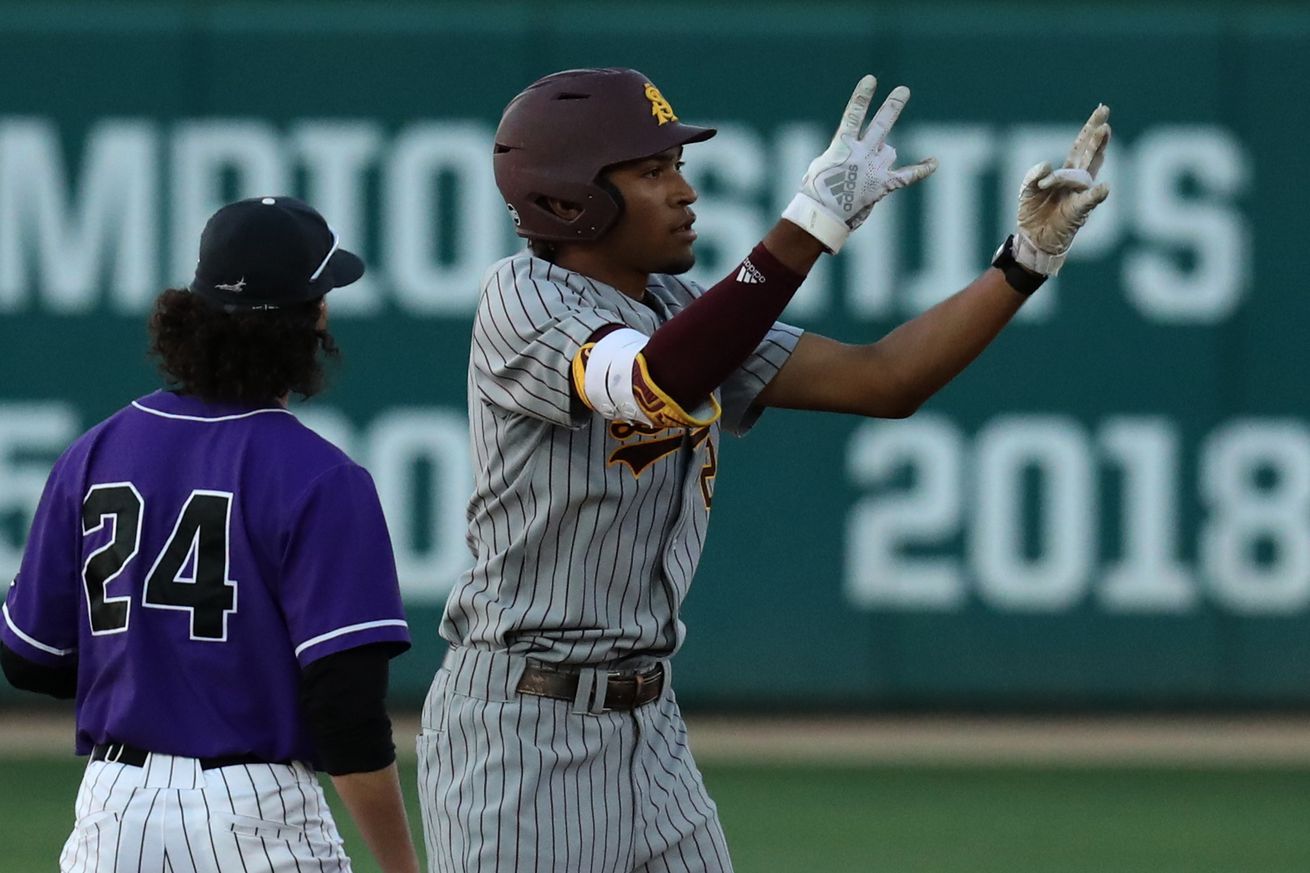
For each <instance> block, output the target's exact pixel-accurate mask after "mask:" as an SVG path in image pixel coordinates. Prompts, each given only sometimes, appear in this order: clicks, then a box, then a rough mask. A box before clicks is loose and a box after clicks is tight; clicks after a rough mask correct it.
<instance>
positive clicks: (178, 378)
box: [149, 288, 340, 403]
mask: <svg viewBox="0 0 1310 873" xmlns="http://www.w3.org/2000/svg"><path fill="white" fill-rule="evenodd" d="M319 312H320V301H318V300H312V301H310V302H308V303H301V304H296V305H294V306H287V307H284V308H282V309H277V310H261V311H239V312H231V313H229V312H224V311H223V310H222V309H220V308H218V307H215V306H213V305H211V304H208V303H206V302H205V301H203V300H201V299H200V298H198V297H197V296H196V295H195V294H192V293H191V292H189V291H183V290H178V289H175V288H170V289H168V290H167V291H164V292H163V293H162V294H160V295H159V297H158V298H156V300H155V309H154V312H152V313H151V315H150V321H149V330H150V353H151V355H153V356H154V357H156V358H158V359H159V370H160V372H161V373H163V374H164V378H165V379H166V380H167V381H168V383H169V387H170V388H175V389H177V390H181V391H183V392H185V393H187V394H194V395H196V396H198V397H200V398H202V399H204V400H211V401H220V402H228V403H269V402H272V401H275V400H277V399H279V398H281V397H283V396H285V395H287V394H289V393H292V392H294V393H296V394H299V395H300V396H302V397H310V396H312V395H314V394H317V393H318V392H319V391H321V390H322V388H323V378H324V373H323V363H324V361H323V356H320V354H319V351H320V350H322V352H323V355H324V356H326V357H328V358H333V359H335V358H338V357H340V351H339V350H338V348H337V344H336V342H335V341H334V340H333V339H332V335H331V334H330V333H328V332H327V331H326V330H319V329H318V320H319Z"/></svg>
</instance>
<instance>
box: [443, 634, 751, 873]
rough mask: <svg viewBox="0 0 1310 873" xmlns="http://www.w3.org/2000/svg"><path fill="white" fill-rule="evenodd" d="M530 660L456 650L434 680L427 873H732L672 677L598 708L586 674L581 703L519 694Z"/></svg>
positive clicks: (594, 673)
mask: <svg viewBox="0 0 1310 873" xmlns="http://www.w3.org/2000/svg"><path fill="white" fill-rule="evenodd" d="M525 664H526V661H525V660H524V659H523V658H522V657H520V656H517V655H510V654H508V653H505V652H486V651H475V650H472V649H463V648H457V649H452V650H451V652H450V653H449V654H448V655H447V657H446V662H445V665H444V666H443V667H442V668H441V670H439V671H438V672H437V675H436V678H435V679H434V680H433V683H432V688H431V690H430V691H429V692H428V697H427V701H426V702H425V703H424V706H423V718H422V730H421V733H420V735H419V738H418V764H419V775H418V778H419V798H420V802H421V804H422V807H423V832H424V836H425V839H426V842H427V851H428V865H429V870H430V871H431V873H492V871H495V873H500V871H506V873H508V871H540V873H554V871H561V873H563V871H568V873H629V871H632V873H682V871H687V873H700V871H705V873H730V871H731V870H732V864H731V862H730V861H729V859H728V848H727V843H726V842H725V840H724V838H723V829H722V827H721V826H720V825H719V818H718V812H717V810H716V808H715V806H714V802H713V801H711V800H710V798H709V796H708V795H707V794H706V792H705V785H704V783H703V782H702V781H701V775H700V772H699V771H698V770H697V769H696V764H695V762H694V761H693V760H692V757H691V751H690V749H689V748H688V747H687V730H686V725H685V724H684V723H683V720H682V714H681V712H680V711H679V710H678V704H677V701H676V700H675V699H674V696H673V691H672V690H671V688H670V687H669V685H668V683H667V682H666V683H665V688H664V693H663V695H661V697H660V699H659V700H657V701H655V702H653V703H650V704H647V705H646V706H643V707H640V708H638V709H636V710H633V711H631V712H603V711H599V710H600V709H601V706H600V705H598V704H597V701H596V700H595V697H594V695H589V694H588V691H589V690H590V687H589V683H588V681H584V683H583V687H582V688H581V689H580V691H579V698H580V699H579V700H577V701H574V702H572V703H570V702H568V701H563V700H552V699H549V698H541V697H533V696H531V695H520V694H518V693H517V692H516V691H515V690H514V689H515V686H516V685H517V683H518V680H519V677H520V676H521V675H522V672H523V667H524V666H525ZM665 669H666V670H667V669H668V665H667V663H666V664H665ZM588 672H589V673H591V674H592V677H593V678H600V677H603V676H604V672H603V671H588ZM585 678H586V677H584V679H585Z"/></svg>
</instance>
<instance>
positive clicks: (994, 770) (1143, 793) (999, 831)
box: [0, 756, 1310, 873]
mask: <svg viewBox="0 0 1310 873" xmlns="http://www.w3.org/2000/svg"><path fill="white" fill-rule="evenodd" d="M402 766H403V767H404V774H403V777H404V779H405V785H406V789H407V791H408V792H409V794H410V801H411V809H412V810H416V809H417V806H416V800H415V798H414V797H413V783H414V778H413V763H412V761H411V762H405V761H402ZM81 768H82V762H81V761H80V760H78V759H73V758H70V757H66V756H65V757H59V758H43V757H36V758H23V759H19V758H12V759H6V758H0V845H3V847H4V848H3V850H0V851H2V852H3V854H2V855H0V871H3V873H29V871H31V873H35V871H48V870H53V869H55V859H56V857H57V856H58V852H59V847H60V845H61V844H62V842H63V840H64V837H65V835H66V833H67V830H68V828H69V826H70V824H71V810H72V802H73V795H74V792H75V790H76V786H77V782H78V779H79V778H80V775H81ZM704 772H705V778H706V781H707V783H708V784H709V787H710V791H711V793H712V794H713V795H714V797H715V799H716V800H717V801H718V804H719V810H720V814H721V815H722V818H723V822H724V827H725V829H726V830H727V833H728V841H729V844H730V846H731V848H732V852H733V859H734V862H735V865H736V869H737V870H738V871H740V873H775V871H778V873H781V871H789V873H790V871H822V873H856V871H859V873H869V871H895V873H964V871H970V873H990V871H995V873H1093V871H1094V873H1139V871H1140V873H1306V871H1310V767H1305V766H1293V767H1288V766H1268V765H1265V766H1258V767H1249V766H1231V765H1216V766H1177V765H1173V766H1138V767H1125V766H1104V765H1097V766H1081V765H1080V766H1047V765H1031V764H1011V765H1004V766H998V765H952V766H943V765H927V764H918V763H907V764H886V763H882V764H861V765H840V764H778V763H775V764H748V763H728V762H719V763H711V764H708V765H707V766H705V767H704ZM328 793H329V796H330V797H333V800H334V801H335V797H334V796H333V795H332V794H331V790H330V789H329V791H328ZM334 807H336V808H337V809H338V810H340V805H339V804H337V803H334ZM417 820H418V819H417V816H416V814H415V822H417ZM338 821H339V822H340V823H341V825H342V829H343V832H344V835H345V838H346V842H347V845H348V847H350V848H351V850H352V851H351V854H352V855H353V856H354V857H355V858H357V859H358V863H357V864H356V867H355V869H356V870H357V871H360V873H364V871H375V870H376V868H375V867H374V866H373V865H372V864H371V863H370V862H369V861H368V860H367V859H366V858H365V857H364V853H363V851H362V849H361V848H359V847H360V843H359V839H358V836H357V835H356V834H355V833H354V831H353V830H352V829H351V828H350V826H349V823H348V820H347V817H346V816H345V815H344V814H341V813H340V812H338Z"/></svg>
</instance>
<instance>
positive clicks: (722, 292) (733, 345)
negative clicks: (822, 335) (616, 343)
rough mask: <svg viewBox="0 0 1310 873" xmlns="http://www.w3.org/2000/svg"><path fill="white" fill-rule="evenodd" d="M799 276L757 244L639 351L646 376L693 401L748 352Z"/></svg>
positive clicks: (684, 402)
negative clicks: (648, 375) (644, 364)
mask: <svg viewBox="0 0 1310 873" xmlns="http://www.w3.org/2000/svg"><path fill="white" fill-rule="evenodd" d="M804 280H805V277H804V276H802V275H800V274H798V273H795V272H793V271H792V270H790V269H788V268H787V267H785V266H784V265H783V264H782V262H781V261H779V260H778V259H777V258H775V257H774V256H773V255H772V254H770V253H769V250H768V249H766V248H765V247H764V243H760V244H759V245H757V246H756V247H755V249H754V250H753V251H752V252H751V253H750V257H748V258H746V259H745V260H744V261H742V262H741V263H740V264H738V265H737V266H736V267H734V268H733V269H732V272H730V273H729V274H728V275H727V276H725V277H724V278H723V279H722V280H720V281H719V282H718V283H717V284H715V286H714V287H713V288H711V289H710V290H708V291H706V292H705V293H704V294H703V295H701V296H700V297H699V298H697V299H696V300H694V301H692V303H691V304H690V305H689V306H688V307H687V308H686V309H684V310H682V311H681V312H679V313H678V314H677V315H675V316H674V317H673V318H671V319H669V320H668V321H667V322H665V323H664V324H663V325H661V326H660V328H659V329H658V330H657V331H655V333H654V334H653V335H652V336H651V338H650V342H648V343H647V344H646V347H645V348H644V349H642V352H641V354H642V357H643V358H645V359H646V369H647V371H648V372H649V373H650V377H651V379H652V380H653V381H654V382H655V384H656V385H658V386H659V387H660V390H661V391H663V392H664V393H665V394H667V395H668V396H669V397H671V398H673V399H674V400H675V401H676V402H677V403H678V405H679V406H681V407H682V408H683V409H692V408H693V407H695V406H697V405H698V404H700V403H701V402H703V401H704V400H705V398H706V397H708V396H709V394H710V392H711V391H713V390H714V389H715V388H718V387H719V386H720V385H722V384H723V383H724V382H725V381H727V379H728V377H729V376H731V375H732V372H733V371H734V370H736V369H737V368H738V367H740V366H741V365H742V363H743V362H745V360H746V359H747V358H748V357H750V354H751V352H753V351H755V348H756V347H757V346H759V344H760V342H761V341H763V339H764V337H765V335H766V334H767V333H768V332H769V328H770V327H771V326H772V325H773V323H774V322H775V321H777V320H778V317H779V316H781V315H782V311H783V310H784V309H786V308H787V304H788V303H789V302H790V301H791V298H792V296H793V295H794V294H795V293H796V289H797V288H799V287H800V285H801V282H803V281H804Z"/></svg>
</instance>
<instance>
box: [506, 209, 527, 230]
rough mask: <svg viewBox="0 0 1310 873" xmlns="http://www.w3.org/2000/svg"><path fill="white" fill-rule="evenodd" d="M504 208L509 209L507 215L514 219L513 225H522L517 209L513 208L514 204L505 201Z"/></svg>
mask: <svg viewBox="0 0 1310 873" xmlns="http://www.w3.org/2000/svg"><path fill="white" fill-rule="evenodd" d="M505 208H506V209H508V210H509V217H510V218H511V219H512V220H513V221H514V226H515V227H522V226H523V219H522V218H520V217H519V211H518V210H517V209H515V208H514V204H513V203H506V204H505Z"/></svg>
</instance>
